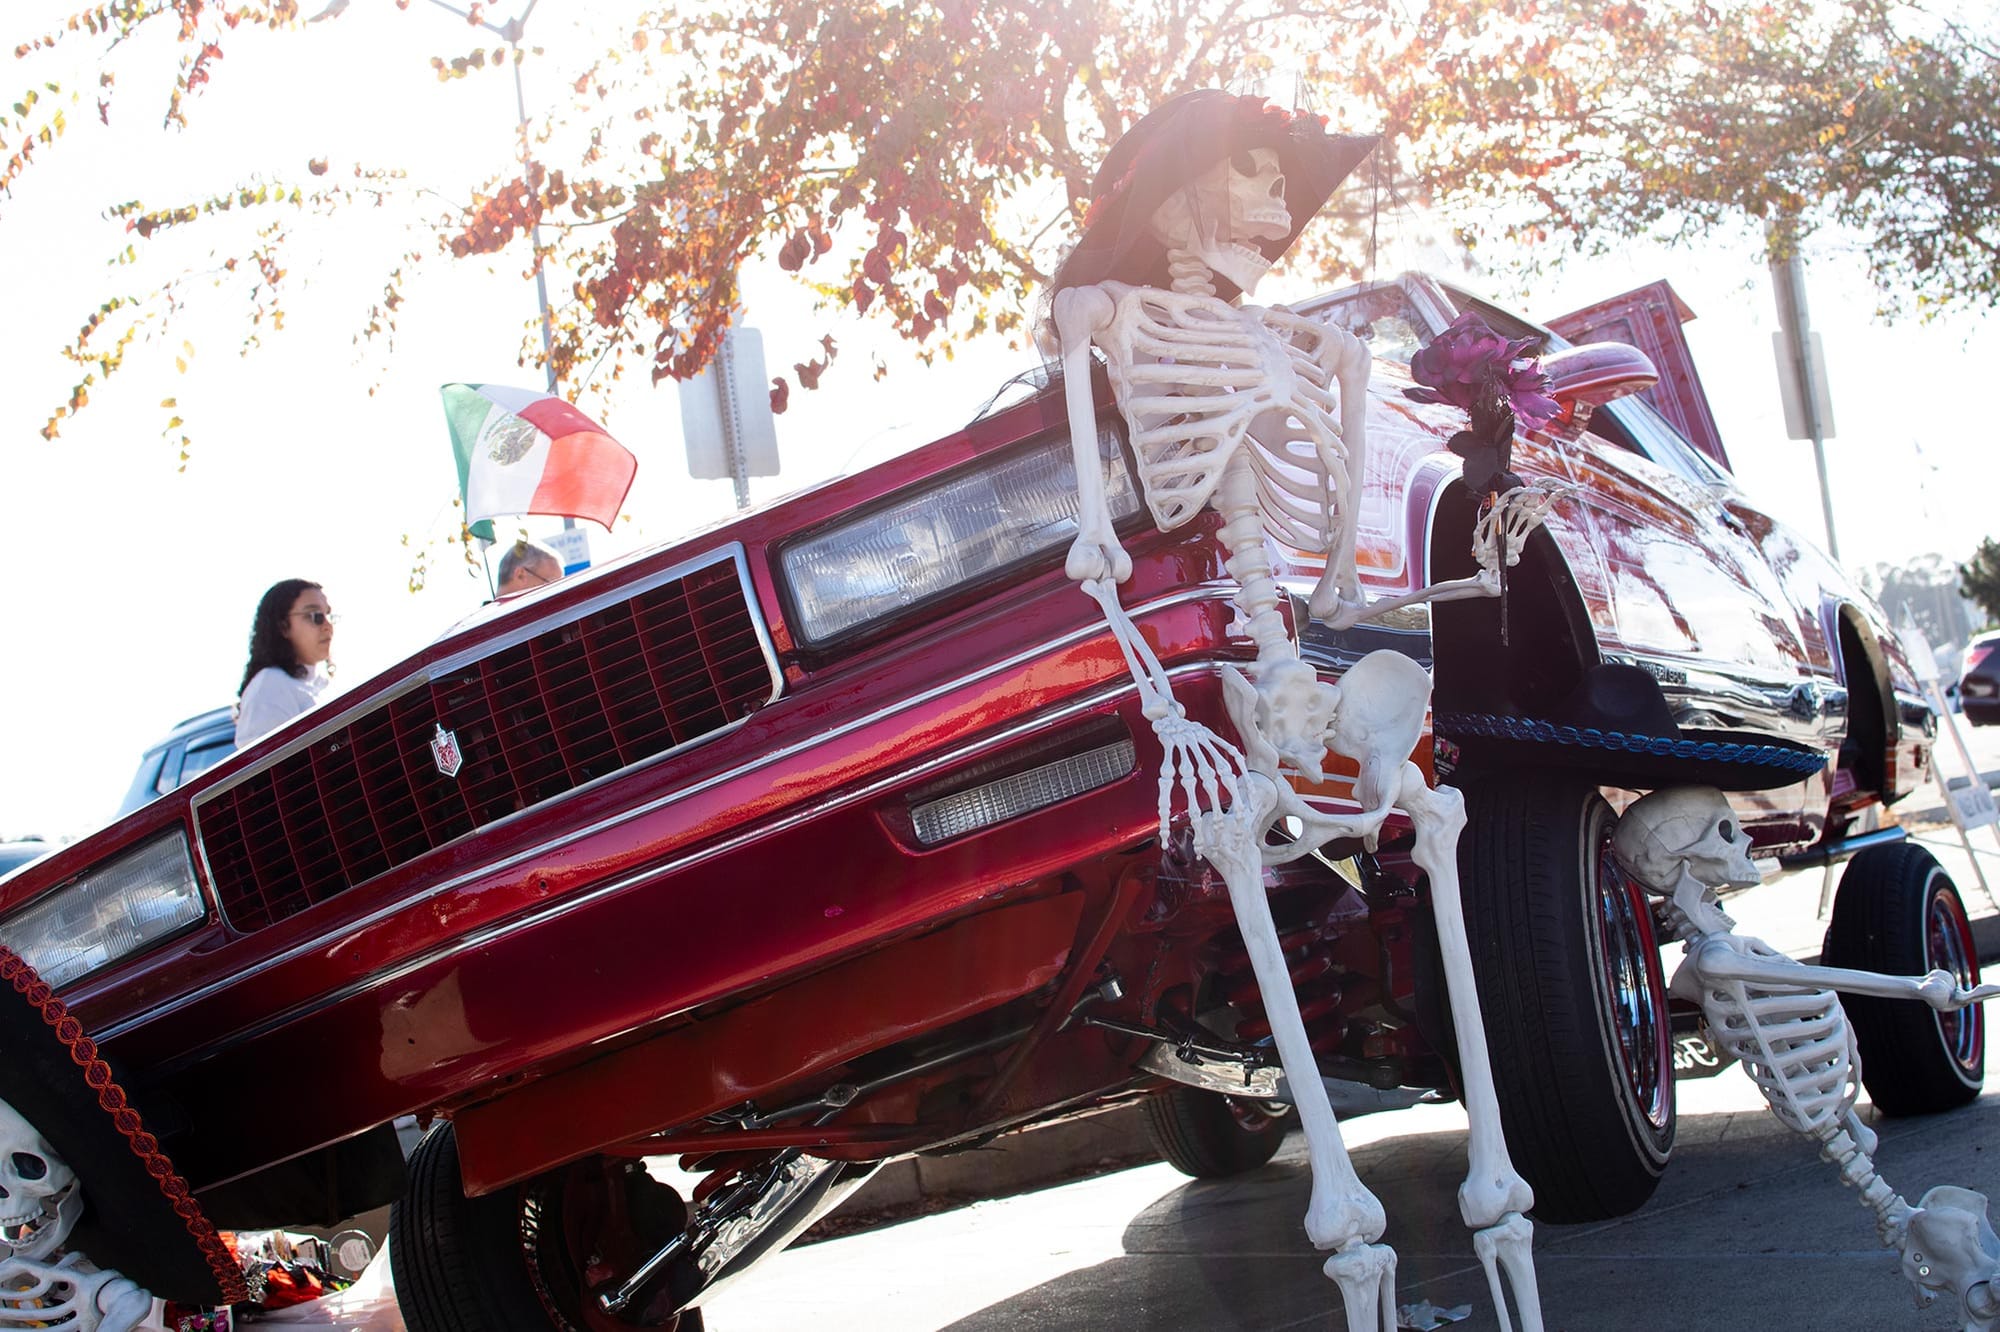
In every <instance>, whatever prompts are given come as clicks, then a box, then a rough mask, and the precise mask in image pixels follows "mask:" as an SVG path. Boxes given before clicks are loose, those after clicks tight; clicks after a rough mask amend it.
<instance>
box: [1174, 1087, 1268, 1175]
mask: <svg viewBox="0 0 2000 1332" xmlns="http://www.w3.org/2000/svg"><path fill="white" fill-rule="evenodd" d="M1145 1104H1146V1133H1147V1136H1148V1137H1150V1138H1152V1140H1153V1146H1154V1147H1155V1148H1156V1149H1157V1150H1158V1151H1159V1153H1160V1156H1161V1158H1162V1159H1163V1160H1165V1161H1166V1163H1167V1164H1168V1165H1170V1166H1172V1167H1173V1168H1174V1169H1176V1170H1178V1171H1180V1172H1181V1173H1182V1174H1183V1175H1192V1176H1193V1177H1194V1178H1196V1179H1226V1178H1227V1177H1229V1176H1230V1175H1240V1174H1242V1173H1243V1172H1245V1171H1246V1170H1255V1169H1256V1168H1257V1167H1258V1166H1260V1165H1263V1164H1264V1163H1265V1162H1266V1161H1268V1160H1270V1159H1271V1158H1272V1157H1273V1156H1276V1155H1277V1154H1278V1148H1279V1146H1280V1145H1282V1144H1283V1142H1284V1141H1285V1134H1286V1133H1288V1132H1290V1131H1291V1127H1292V1125H1293V1123H1294V1122H1295V1121H1296V1120H1297V1118H1298V1115H1297V1114H1296V1112H1294V1111H1292V1110H1291V1109H1289V1108H1286V1109H1284V1110H1283V1111H1282V1112H1281V1113H1277V1114H1273V1113H1271V1109H1272V1108H1271V1107H1269V1106H1267V1105H1266V1104H1265V1103H1264V1102H1262V1101H1246V1100H1242V1099H1240V1098H1238V1097H1234V1096H1224V1095H1222V1094H1221V1093H1220V1092H1211V1091H1202V1090H1200V1089H1198V1088H1195V1087H1170V1088H1168V1089H1167V1090H1166V1091H1163V1092H1159V1093H1157V1094H1155V1095H1153V1096H1149V1097H1147V1098H1146V1103H1145Z"/></svg>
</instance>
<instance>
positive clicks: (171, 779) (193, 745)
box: [118, 708, 236, 819]
mask: <svg viewBox="0 0 2000 1332" xmlns="http://www.w3.org/2000/svg"><path fill="white" fill-rule="evenodd" d="M230 714H231V709H229V708H211V709H209V710H208V711H207V712H204V713H202V714H201V715H200V716H196V717H189V718H188V719H187V720H186V721H184V722H182V723H181V724H180V725H178V726H176V727H174V729H173V730H171V731H169V732H168V733H167V735H166V737H165V738H164V739H161V740H157V741H155V742H154V743H153V744H152V745H150V746H148V747H147V750H146V753H145V756H144V757H143V758H141V759H140V760H139V771H138V772H137V773H136V774H134V775H133V778H132V787H131V789H130V790H128V791H126V792H125V798H124V799H123V800H121V801H119V802H118V817H119V818H121V819H122V818H124V817H125V816H126V815H127V814H130V813H131V812H132V811H133V810H135V809H137V808H139V806H141V805H144V804H149V803H151V802H152V801H154V800H157V799H159V798H160V797H161V796H163V795H165V794H166V793H167V792H169V791H171V790H173V789H174V788H175V787H177V786H180V785H182V784H184V783H186V782H189V781H192V780H194V778H195V777H196V776H197V775H198V774H200V773H203V772H206V771H207V770H208V769H210V768H212V767H214V766H215V765H216V764H218V763H220V762H222V760H224V759H226V758H228V757H229V756H230V755H231V754H234V753H235V752H236V719H235V718H234V717H233V716H231V715H230Z"/></svg>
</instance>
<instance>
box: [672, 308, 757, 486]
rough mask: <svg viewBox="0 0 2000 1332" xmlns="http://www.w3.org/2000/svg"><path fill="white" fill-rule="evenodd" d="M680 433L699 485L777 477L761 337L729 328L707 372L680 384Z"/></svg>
mask: <svg viewBox="0 0 2000 1332" xmlns="http://www.w3.org/2000/svg"><path fill="white" fill-rule="evenodd" d="M681 434H682V435H683V436H684V437H685V438H686V439H687V454H688V475H689V476H692V477H694V478H695V479H696V480H697V481H725V480H729V479H731V478H734V479H736V480H739V481H741V480H744V479H746V478H748V477H753V476H776V475H777V474H778V422H777V419H776V418H775V417H773V416H772V415H771V381H770V378H769V377H768V376H767V375H765V373H764V335H763V334H761V333H759V332H758V331H757V330H756V329H754V328H731V329H730V330H729V331H728V332H727V333H725V334H723V336H722V347H721V349H720V350H719V351H717V352H716V354H715V361H714V363H713V364H712V365H710V366H709V367H708V369H706V370H704V371H702V372H701V373H700V374H699V375H697V376H696V377H695V378H693V379H688V380H683V381H682V382H681Z"/></svg>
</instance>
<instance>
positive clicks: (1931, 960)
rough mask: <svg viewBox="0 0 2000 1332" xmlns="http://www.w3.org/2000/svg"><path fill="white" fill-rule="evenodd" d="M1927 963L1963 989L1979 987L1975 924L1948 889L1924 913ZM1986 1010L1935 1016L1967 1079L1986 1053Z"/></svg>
mask: <svg viewBox="0 0 2000 1332" xmlns="http://www.w3.org/2000/svg"><path fill="white" fill-rule="evenodd" d="M1924 963H1925V965H1926V966H1928V967H1930V968H1932V969H1935V970H1938V971H1946V972H1949V973H1950V974H1951V978H1952V980H1953V981H1954V982H1955V983H1956V984H1957V985H1958V986H1959V987H1960V988H1961V989H1969V988H1970V987H1972V986H1974V985H1977V984H1978V983H1979V954H1978V952H1977V951H1976V950H1975V949H1974V947H1973V943H1972V923H1971V921H1969V920H1967V919H1966V915H1965V907H1964V906H1963V905H1961V904H1960V902H1959V900H1958V895H1957V894H1956V893H1954V892H1951V891H1949V890H1948V889H1947V890H1940V891H1934V892H1932V893H1931V895H1930V901H1929V903H1928V904H1927V905H1926V907H1925V910H1924ZM1983 1008H1984V1006H1983V1005H1980V1004H1973V1005H1971V1006H1970V1007H1968V1008H1962V1009H1960V1010H1959V1011H1958V1012H1956V1013H1939V1014H1937V1015H1936V1016H1937V1024H1938V1035H1939V1036H1940V1037H1942V1038H1943V1040H1944V1048H1945V1053H1946V1054H1948V1055H1950V1056H1951V1061H1952V1062H1953V1063H1954V1064H1956V1065H1958V1067H1959V1069H1960V1070H1961V1071H1962V1072H1964V1073H1966V1074H1968V1075H1972V1074H1976V1073H1977V1072H1978V1070H1979V1064H1980V1056H1981V1054H1982V1053H1983V1052H1984V1051H1985V1049H1986V1015H1985V1012H1984V1011H1983Z"/></svg>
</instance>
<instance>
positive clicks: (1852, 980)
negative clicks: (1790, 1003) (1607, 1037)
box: [1701, 946, 2000, 1013]
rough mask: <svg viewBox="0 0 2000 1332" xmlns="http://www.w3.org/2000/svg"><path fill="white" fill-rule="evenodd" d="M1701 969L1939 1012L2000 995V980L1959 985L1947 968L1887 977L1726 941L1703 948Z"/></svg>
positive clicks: (1728, 976)
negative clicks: (1913, 1003)
mask: <svg viewBox="0 0 2000 1332" xmlns="http://www.w3.org/2000/svg"><path fill="white" fill-rule="evenodd" d="M1701 974H1702V976H1703V977H1704V978H1713V979H1720V980H1739V981H1754V982H1759V983H1762V984H1765V985H1777V986H1784V987H1786V988H1788V989H1800V990H1804V989H1815V988H1821V989H1828V990H1840V991H1843V992H1845V993H1847V994H1867V995H1873V996H1875V997H1876V998H1878V999H1919V1000H1922V1001H1923V1002H1924V1003H1927V1004H1929V1005H1930V1006H1931V1007H1932V1008H1935V1009H1936V1010H1937V1011H1938V1012H1940V1013H1950V1012H1954V1011H1956V1010H1958V1009H1961V1008H1968V1007H1970V1006H1971V1005H1973V1004H1976V1003H1979V1002H1981V1001H1982V1000H1986V999H1992V998H1994V997H1996V996H2000V985H1975V986H1973V987H1972V988H1971V989H1960V988H1959V986H1958V982H1957V980H1956V979H1954V978H1953V976H1952V974H1951V973H1950V972H1948V971H1933V972H1931V973H1930V974H1929V975H1926V976H1885V975H1883V974H1882V973H1881V972H1877V971H1855V970H1852V969H1850V968H1847V967H1817V966H1805V965H1802V964H1800V963H1797V962H1793V961H1791V960H1789V959H1787V960H1785V961H1772V960H1769V959H1765V958H1759V957H1753V956H1749V955H1746V954H1744V953H1741V952H1738V951H1736V950H1735V949H1732V948H1728V947H1722V946H1716V947H1703V948H1702V949H1701Z"/></svg>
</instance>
